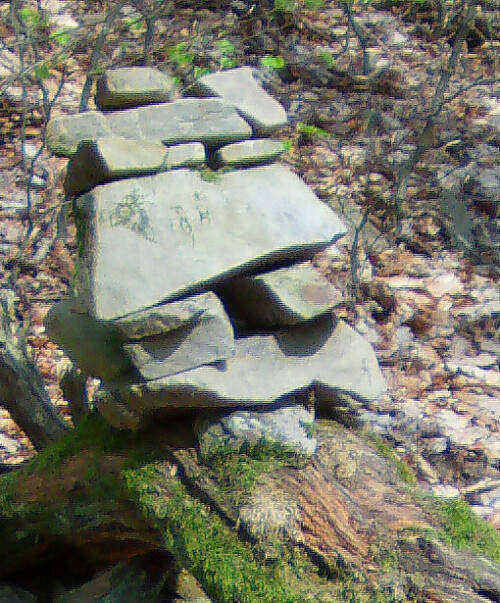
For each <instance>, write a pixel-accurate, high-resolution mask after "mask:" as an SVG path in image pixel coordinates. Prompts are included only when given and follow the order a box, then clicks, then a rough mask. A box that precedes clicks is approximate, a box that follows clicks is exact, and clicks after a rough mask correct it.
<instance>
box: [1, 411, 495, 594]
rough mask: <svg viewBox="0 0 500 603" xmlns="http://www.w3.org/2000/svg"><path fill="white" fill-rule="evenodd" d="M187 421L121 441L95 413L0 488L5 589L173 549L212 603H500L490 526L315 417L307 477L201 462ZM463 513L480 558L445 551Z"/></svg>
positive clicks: (277, 462) (277, 461)
mask: <svg viewBox="0 0 500 603" xmlns="http://www.w3.org/2000/svg"><path fill="white" fill-rule="evenodd" d="M192 419H193V417H192V416H191V415H187V416H184V417H181V418H178V419H175V420H174V419H169V420H168V421H166V422H165V423H161V422H158V421H157V422H156V423H155V425H154V427H151V428H150V429H146V430H144V431H141V432H136V433H127V432H119V431H116V430H112V429H111V428H110V427H108V426H106V425H105V424H104V423H103V422H102V420H101V419H100V418H99V417H97V416H90V417H88V418H87V419H85V420H84V421H83V422H82V423H81V424H80V425H79V427H78V428H77V429H76V430H75V431H74V432H72V433H69V434H67V435H65V436H64V437H63V438H62V439H61V440H60V441H59V442H57V443H56V444H54V445H52V446H50V447H48V448H47V449H45V450H43V451H42V452H41V453H39V455H38V456H37V457H36V458H35V459H33V461H31V462H30V463H29V464H28V465H26V466H25V467H23V468H22V469H21V470H18V471H16V472H13V473H11V474H9V475H6V476H3V477H2V478H1V480H2V482H1V485H0V492H1V495H0V546H1V547H2V550H3V551H5V554H4V559H3V563H2V564H1V567H0V583H1V582H2V581H9V580H11V579H12V578H13V576H17V577H19V576H20V575H26V573H27V571H26V570H27V569H29V570H30V572H29V573H31V574H33V572H35V573H36V568H40V567H42V566H47V564H49V565H50V566H52V567H54V566H59V565H60V566H61V568H62V569H61V571H65V572H68V567H71V568H72V571H73V572H74V573H75V581H77V580H78V579H80V580H81V579H82V576H83V575H92V572H94V571H97V570H98V569H100V568H103V567H107V566H110V565H112V564H114V563H116V562H118V561H122V560H125V559H129V558H132V557H137V556H140V555H147V554H151V553H152V552H157V551H168V552H169V554H171V555H172V557H173V559H174V560H175V564H176V567H177V568H179V569H181V568H184V570H187V571H188V572H190V573H191V574H192V575H194V576H195V577H196V578H197V580H198V581H199V583H200V584H201V585H202V586H203V588H204V590H205V591H206V593H207V594H208V596H209V597H210V598H211V600H212V601H213V602H214V603H235V602H237V603H257V602H258V603H267V602H269V603H271V602H272V603H294V602H297V603H298V602H307V601H311V603H312V602H313V601H314V602H321V601H323V602H325V603H326V602H332V603H333V602H342V601H353V602H354V601H356V602H359V603H362V602H365V601H366V602H370V603H371V602H380V603H384V602H387V603H389V602H393V603H396V602H404V601H422V602H424V601H428V602H436V603H438V602H442V603H450V602H455V603H480V602H482V603H485V602H488V601H499V600H500V565H498V564H497V562H495V561H493V560H492V559H490V558H488V557H486V556H485V555H483V554H482V553H481V552H479V548H480V546H483V547H484V546H486V547H489V549H488V552H489V553H490V555H491V556H492V557H494V558H496V559H497V561H498V560H499V559H500V544H498V542H499V540H498V537H497V536H496V534H495V531H494V530H493V528H491V531H488V530H489V528H488V527H485V524H484V525H483V524H482V523H481V522H480V521H479V520H476V519H474V518H473V516H472V515H471V514H470V513H469V514H467V511H466V507H465V505H462V506H460V504H459V503H454V504H455V507H453V508H452V509H453V512H452V513H451V515H450V513H449V512H448V515H446V510H447V509H448V511H449V509H450V508H451V507H446V505H443V504H439V503H436V502H433V501H431V500H428V499H426V498H425V497H424V496H422V495H421V494H418V490H417V488H416V487H415V486H410V485H408V484H407V483H405V482H404V481H403V480H402V479H401V471H400V468H398V466H397V465H395V464H394V463H393V462H392V461H391V460H390V459H387V458H385V457H384V456H383V455H382V454H380V452H378V451H377V450H376V448H375V447H374V446H373V445H372V444H370V443H369V442H368V441H367V439H365V438H364V437H362V435H363V434H361V433H358V432H357V431H356V430H355V429H349V428H346V427H344V426H341V425H339V424H338V423H336V422H334V421H330V420H320V421H319V422H318V428H317V432H318V438H319V442H320V446H319V450H318V453H317V455H316V457H315V458H314V459H313V460H312V461H311V462H309V463H308V464H306V465H305V466H301V467H297V466H295V467H294V466H290V464H289V459H283V458H279V457H276V456H272V455H269V454H267V453H265V452H264V451H263V452H262V453H261V454H259V453H258V451H254V453H255V454H254V457H253V458H250V457H248V456H246V455H244V454H238V455H236V454H234V453H230V452H229V451H228V453H227V454H220V455H218V456H217V457H215V458H213V459H212V460H211V461H210V463H209V464H202V463H201V462H200V460H199V458H198V456H197V453H196V448H195V442H194V438H193V434H192V432H191V427H190V426H191V425H192ZM457 513H458V514H459V515H460V513H462V515H460V522H461V523H460V525H461V527H466V524H467V527H468V528H470V538H469V540H470V543H471V544H472V545H473V546H475V547H476V548H475V549H474V548H465V549H460V550H459V549H456V548H454V547H453V545H452V544H450V543H447V534H449V535H451V534H452V533H453V526H452V523H450V521H447V520H446V517H447V516H448V518H449V517H450V516H452V515H453V514H455V515H456V514H457ZM462 524H463V525H462ZM462 532H463V530H462ZM478 534H479V536H478ZM495 539H496V540H495ZM75 568H78V571H77V570H76V569H75ZM78 572H80V574H78Z"/></svg>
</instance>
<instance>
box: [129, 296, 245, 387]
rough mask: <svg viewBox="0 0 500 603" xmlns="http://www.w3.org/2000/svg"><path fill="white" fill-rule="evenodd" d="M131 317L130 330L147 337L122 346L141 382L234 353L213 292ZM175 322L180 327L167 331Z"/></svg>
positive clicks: (224, 317)
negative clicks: (134, 325)
mask: <svg viewBox="0 0 500 603" xmlns="http://www.w3.org/2000/svg"><path fill="white" fill-rule="evenodd" d="M189 310H191V317H190V318H188V317H187V315H188V313H189ZM139 315H140V320H139ZM132 318H133V319H134V320H136V324H137V328H136V329H134V328H132V330H135V331H136V332H137V331H139V332H141V333H147V334H146V335H144V334H143V335H141V339H140V340H139V341H133V342H129V343H126V344H125V346H124V349H125V352H126V354H127V355H128V356H129V358H130V360H131V361H132V364H133V365H134V367H135V368H136V369H137V370H138V371H139V372H140V374H141V376H142V377H143V378H144V379H157V378H159V377H167V376H169V375H174V374H175V373H178V372H180V371H185V370H189V369H192V368H196V367H198V366H201V365H203V364H209V363H213V362H217V361H220V360H226V359H227V358H230V357H231V356H232V355H233V353H234V337H233V328H232V326H231V323H230V322H229V318H228V317H227V315H226V313H225V312H224V308H223V306H222V304H221V303H220V301H219V300H218V299H217V297H216V296H215V295H214V294H213V293H205V294H203V295H199V296H195V297H193V298H191V299H189V300H182V301H179V302H172V303H170V304H164V305H163V306H158V307H156V308H151V309H150V310H144V311H142V312H139V313H137V314H133V315H132ZM126 320H127V319H125V321H126ZM125 321H123V322H122V327H121V328H120V330H121V332H122V333H123V332H126V331H130V329H129V328H127V327H126V328H125V329H124V328H123V323H124V322H125ZM119 323H120V321H117V324H119ZM176 323H180V325H179V326H178V327H173V328H171V329H169V325H172V326H173V325H175V324H176ZM131 326H132V323H129V325H128V327H131ZM148 327H150V328H149V329H148ZM160 327H161V328H160ZM155 329H156V333H154V332H153V331H154V330H155ZM148 331H149V332H148Z"/></svg>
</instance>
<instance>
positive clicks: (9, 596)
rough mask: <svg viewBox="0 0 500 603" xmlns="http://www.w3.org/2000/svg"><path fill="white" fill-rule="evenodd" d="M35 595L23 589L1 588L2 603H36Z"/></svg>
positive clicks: (0, 599) (0, 601) (0, 597)
mask: <svg viewBox="0 0 500 603" xmlns="http://www.w3.org/2000/svg"><path fill="white" fill-rule="evenodd" d="M36 601H37V598H36V597H35V595H33V594H32V593H30V592H29V591H27V590H23V589H21V588H14V587H12V586H6V585H5V586H0V603H36Z"/></svg>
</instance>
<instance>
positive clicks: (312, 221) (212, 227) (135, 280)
mask: <svg viewBox="0 0 500 603" xmlns="http://www.w3.org/2000/svg"><path fill="white" fill-rule="evenodd" d="M78 209H79V211H78V213H79V216H78V220H79V221H82V222H81V223H82V224H83V225H84V228H82V229H81V230H82V231H84V233H83V234H84V240H83V241H81V244H82V257H81V265H80V267H79V271H78V279H79V282H78V288H79V293H80V296H81V299H82V301H83V302H84V303H85V305H86V307H87V309H88V311H89V313H90V314H92V315H94V316H95V317H96V318H98V319H105V320H109V319H113V318H118V317H120V316H125V315H126V314H129V313H131V312H135V311H138V310H141V309H143V308H147V307H150V306H153V305H156V304H158V303H159V302H161V301H166V300H173V299H175V298H176V297H177V298H179V297H180V296H181V295H186V294H189V293H196V292H199V291H201V290H203V289H204V288H207V287H208V286H210V285H213V284H215V283H217V282H222V281H223V280H225V279H226V278H229V277H232V276H235V275H237V274H242V273H245V272H246V271H247V270H248V269H250V268H251V269H252V270H253V271H256V270H258V269H265V268H266V267H271V266H272V265H273V264H275V263H276V262H277V261H280V262H282V263H284V262H286V263H292V262H294V261H296V260H298V259H307V258H310V257H312V255H313V254H314V253H315V252H317V251H319V250H320V249H322V248H324V247H326V246H327V245H329V244H330V243H331V242H333V241H335V240H336V239H337V238H338V237H340V236H342V235H343V234H344V232H345V227H344V224H343V223H342V222H341V220H340V219H339V218H338V217H337V216H336V215H335V214H334V213H333V212H332V211H331V210H330V209H329V208H328V207H327V206H326V205H325V204H323V203H322V202H321V201H320V200H319V199H318V198H317V197H316V195H315V194H314V193H313V192H312V191H311V189H309V187H308V186H307V185H306V184H305V183H304V182H303V181H302V180H300V178H298V177H297V176H295V175H294V174H293V173H292V172H290V171H289V170H288V169H286V168H285V167H283V166H279V165H273V166H263V167H256V168H249V169H247V170H241V171H239V170H238V171H233V172H228V173H225V174H223V175H221V177H220V178H219V179H217V181H215V182H206V181H204V180H203V179H202V177H201V175H200V174H199V173H197V172H192V171H189V170H182V169H181V170H176V171H172V172H168V173H162V174H158V175H156V176H146V177H143V178H134V179H129V180H123V181H117V182H112V183H110V184H105V185H101V186H97V187H95V188H94V189H93V190H92V191H91V192H90V193H87V194H86V195H85V196H83V197H81V198H80V199H79V202H78Z"/></svg>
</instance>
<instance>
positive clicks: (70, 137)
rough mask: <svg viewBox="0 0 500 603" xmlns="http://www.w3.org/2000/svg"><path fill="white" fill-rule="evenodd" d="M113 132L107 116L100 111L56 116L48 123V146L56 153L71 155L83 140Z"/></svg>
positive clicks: (109, 134)
mask: <svg viewBox="0 0 500 603" xmlns="http://www.w3.org/2000/svg"><path fill="white" fill-rule="evenodd" d="M112 134H113V132H112V130H111V128H110V126H109V123H108V121H107V120H106V117H105V116H104V115H103V114H102V113H100V112H99V111H87V112H86V113H80V114H78V115H61V116H58V117H54V118H53V119H51V120H50V121H49V123H48V124H47V133H46V139H47V148H48V149H49V151H51V152H52V153H54V154H55V155H64V156H66V157H69V156H70V155H73V154H74V153H76V149H77V148H78V144H79V143H80V142H81V141H82V140H95V139H97V138H102V137H105V136H111V135H112Z"/></svg>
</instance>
